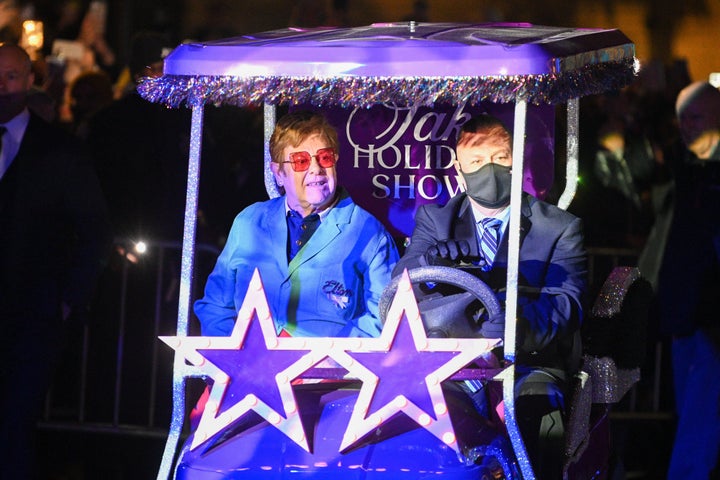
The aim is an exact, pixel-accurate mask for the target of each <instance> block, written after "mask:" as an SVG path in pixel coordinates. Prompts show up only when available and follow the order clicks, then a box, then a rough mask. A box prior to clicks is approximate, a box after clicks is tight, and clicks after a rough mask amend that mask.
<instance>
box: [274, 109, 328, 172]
mask: <svg viewBox="0 0 720 480" xmlns="http://www.w3.org/2000/svg"><path fill="white" fill-rule="evenodd" d="M314 134H319V135H320V136H321V137H322V138H323V140H325V141H326V142H327V144H328V146H329V147H332V148H333V149H334V150H335V152H336V153H337V151H338V147H339V145H340V142H339V141H338V134H337V130H335V127H333V126H332V125H330V123H329V122H328V121H327V119H326V118H325V117H324V116H323V115H321V114H320V113H317V112H311V111H298V112H293V113H289V114H287V115H284V116H283V117H282V118H280V120H278V122H277V124H276V125H275V130H273V133H272V135H271V136H270V157H271V158H272V161H273V162H275V163H280V162H282V161H284V160H286V159H284V158H283V152H284V151H285V148H287V147H288V146H292V147H296V146H298V145H300V144H301V143H302V142H303V141H304V140H305V139H307V138H308V137H310V136H311V135H314Z"/></svg>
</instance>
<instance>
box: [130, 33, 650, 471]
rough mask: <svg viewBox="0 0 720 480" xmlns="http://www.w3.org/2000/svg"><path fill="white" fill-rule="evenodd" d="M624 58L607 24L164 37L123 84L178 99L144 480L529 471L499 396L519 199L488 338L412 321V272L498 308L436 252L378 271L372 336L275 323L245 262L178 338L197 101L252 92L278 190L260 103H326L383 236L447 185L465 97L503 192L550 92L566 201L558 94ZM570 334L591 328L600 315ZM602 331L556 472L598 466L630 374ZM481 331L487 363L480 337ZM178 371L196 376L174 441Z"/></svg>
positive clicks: (181, 383) (619, 301)
mask: <svg viewBox="0 0 720 480" xmlns="http://www.w3.org/2000/svg"><path fill="white" fill-rule="evenodd" d="M635 70H636V60H635V58H634V46H633V44H632V43H631V42H630V41H629V40H628V39H627V38H626V37H625V36H624V35H623V34H622V33H621V32H619V31H617V30H612V29H611V30H602V29H573V28H557V27H543V26H535V25H529V24H506V23H503V24H472V25H471V24H449V23H445V24H430V23H428V24H425V23H419V24H416V23H414V22H410V23H391V24H374V25H370V26H367V27H358V28H319V29H310V30H303V29H285V30H278V31H272V32H265V33H261V34H256V35H246V36H242V37H237V38H232V39H227V40H220V41H213V42H208V43H202V44H184V45H180V46H179V47H177V48H176V49H175V50H174V51H173V52H172V53H171V54H170V55H169V56H168V57H167V58H166V59H165V64H164V75H163V76H162V77H160V78H157V79H147V80H146V81H145V82H144V83H142V84H141V85H140V87H139V90H140V93H141V94H142V95H143V96H144V97H145V98H146V99H148V100H151V101H154V102H161V103H164V104H166V105H168V106H170V107H181V106H186V107H189V108H192V125H191V135H192V141H191V151H190V161H189V169H188V191H187V202H186V210H185V236H184V242H183V261H182V272H181V287H180V303H179V313H178V327H177V334H176V335H175V336H171V337H162V340H163V341H164V342H165V343H167V344H168V345H169V346H171V347H172V348H173V349H175V351H176V355H175V364H174V384H173V393H174V404H173V417H172V423H171V427H170V433H169V436H168V440H167V444H166V448H165V452H164V456H163V460H162V464H161V467H160V471H159V473H158V479H161V478H162V479H165V478H169V477H171V476H172V477H174V478H178V479H180V478H182V479H221V478H272V479H285V478H296V477H301V478H313V479H320V478H356V479H379V478H391V479H395V478H408V479H419V478H430V477H433V478H434V477H436V476H437V475H443V476H444V478H451V479H481V478H508V479H515V478H524V479H531V478H535V476H534V473H533V471H532V467H531V465H530V462H529V460H528V455H527V452H526V451H525V447H524V444H523V441H522V438H521V436H520V434H519V432H518V428H517V424H516V421H515V412H514V394H513V389H514V360H515V338H516V332H515V328H516V321H515V318H516V312H517V287H518V285H517V283H518V282H517V278H518V262H519V258H518V252H519V220H520V217H519V215H520V214H519V209H512V210H511V215H510V223H509V229H508V234H509V262H508V281H507V288H506V303H505V316H506V323H505V325H506V327H505V335H504V339H502V340H501V339H487V338H478V337H476V336H472V335H462V336H458V337H454V338H433V337H430V336H428V334H427V332H428V326H427V325H424V324H423V318H422V315H421V312H420V311H419V309H418V304H417V301H416V298H415V296H414V293H413V287H412V286H413V284H417V283H420V282H447V283H449V284H452V285H456V286H462V287H463V288H464V289H465V290H467V291H468V292H469V293H470V294H471V295H472V296H473V297H474V298H475V299H477V300H478V301H479V302H481V303H482V305H483V306H484V308H485V309H487V310H488V311H489V312H500V311H501V308H500V304H499V302H498V300H497V298H496V297H495V294H494V292H493V291H492V290H490V289H489V287H487V286H486V285H485V284H484V283H482V282H480V281H479V280H477V279H475V278H474V277H473V276H471V275H469V274H467V273H465V272H462V271H460V270H451V269H443V268H439V267H435V268H428V269H419V270H413V271H409V272H406V273H405V274H404V275H403V276H402V278H400V279H399V280H398V281H396V282H393V284H392V285H389V286H388V288H387V289H386V295H384V296H383V302H382V312H383V314H382V316H383V324H384V327H383V331H382V334H381V336H380V337H379V338H375V339H358V338H300V337H278V336H277V335H276V332H275V329H274V326H273V319H272V318H270V315H269V313H268V307H267V302H266V300H265V296H264V291H265V290H267V289H271V288H274V286H273V285H264V284H263V283H262V275H261V274H262V272H256V275H255V277H254V279H253V282H252V285H251V287H250V289H249V291H248V292H249V293H248V295H247V296H246V299H245V302H244V304H243V306H242V307H241V309H240V311H239V312H238V319H237V322H236V325H235V329H234V330H233V333H232V334H231V336H229V337H198V336H188V322H189V320H190V309H191V302H192V299H191V298H190V292H191V282H192V279H193V252H194V245H195V226H196V211H197V197H198V183H197V179H198V176H199V169H200V151H201V145H200V143H201V138H202V134H201V133H202V127H203V108H204V106H205V105H219V104H224V105H236V106H251V105H253V106H258V105H262V106H263V108H264V112H265V136H266V138H265V140H266V150H265V186H266V190H267V192H268V194H269V195H270V196H271V197H274V196H278V195H279V194H280V193H279V192H278V189H277V186H276V185H275V183H274V179H273V177H272V173H271V171H270V167H269V163H270V156H269V151H268V148H267V143H268V139H269V136H270V134H271V132H272V129H273V125H274V123H275V118H276V109H277V108H278V106H283V107H286V106H287V107H288V108H291V109H292V108H299V107H302V108H315V109H320V110H322V111H323V112H326V113H327V115H328V117H329V118H330V120H331V121H332V122H333V123H335V124H336V125H337V126H338V127H339V128H338V130H340V131H341V132H344V133H345V135H346V136H345V137H341V143H342V144H344V145H343V148H346V149H348V150H346V151H341V152H340V158H341V159H344V158H346V159H352V161H347V162H343V161H342V160H341V161H340V162H339V163H338V171H339V177H340V178H341V179H342V181H343V184H344V186H346V188H347V189H348V190H349V192H350V194H351V195H352V197H353V198H354V199H355V200H356V201H357V203H359V204H360V205H361V206H363V207H365V208H366V209H367V210H369V211H371V212H372V213H374V214H375V215H376V216H378V218H380V219H381V220H382V221H384V222H385V223H386V225H387V226H388V229H389V230H391V232H392V233H393V234H394V235H395V236H396V238H398V241H399V243H400V244H401V242H402V239H403V238H405V237H407V236H408V235H409V234H410V232H411V229H412V218H413V213H414V210H415V209H416V208H417V206H418V205H420V204H422V203H425V202H442V201H444V200H446V199H447V198H448V196H450V195H452V194H454V193H455V192H457V179H456V178H454V177H453V176H452V175H448V173H447V172H448V171H450V170H448V168H449V166H450V160H452V158H453V157H452V155H453V153H452V150H451V149H450V148H449V147H448V145H447V142H448V140H449V139H450V137H451V133H452V132H453V131H454V130H455V129H456V128H457V127H458V125H461V124H462V122H464V121H466V120H467V119H468V118H469V117H470V115H471V113H472V112H475V111H490V112H491V113H493V114H496V115H497V116H499V117H501V118H503V117H504V119H505V120H506V123H507V124H508V125H512V130H513V138H514V140H513V159H514V164H513V169H514V170H516V171H522V172H523V175H514V176H513V183H512V192H511V204H517V203H518V202H519V200H520V196H521V192H522V190H526V191H529V192H530V193H533V194H536V195H538V196H541V197H542V196H545V195H548V191H549V189H550V187H551V186H552V184H553V182H554V178H553V173H552V172H553V166H554V150H553V148H552V144H553V142H554V116H555V109H556V106H557V105H562V104H566V106H567V107H566V112H565V115H566V116H567V127H566V132H564V135H565V136H566V138H567V142H566V145H565V150H566V155H567V162H566V163H565V165H564V167H563V168H564V170H565V182H564V183H565V188H564V191H563V192H562V194H561V195H559V196H558V199H557V201H558V205H559V206H560V207H561V208H566V207H567V206H568V205H569V203H570V201H571V200H572V198H573V195H574V192H575V182H576V178H577V171H578V158H577V157H578V99H579V98H580V97H582V96H585V95H591V94H599V93H603V92H605V91H609V90H614V89H618V88H621V87H622V86H625V85H627V84H628V83H630V82H631V81H632V79H633V77H634V74H635ZM363 135H365V137H362V136H363ZM549 144H550V145H549ZM448 155H449V156H448ZM525 163H526V164H527V165H526V168H524V164H525ZM344 168H345V169H348V170H347V172H346V173H344V172H343V169H344ZM369 186H370V187H369ZM639 281H641V279H640V277H639V275H638V272H637V270H636V269H616V270H615V271H613V273H612V274H611V276H610V278H609V279H608V282H607V283H606V285H605V286H604V287H603V293H601V296H600V297H599V298H598V301H597V302H596V304H595V307H594V308H593V310H592V314H591V315H588V316H589V317H590V318H589V320H588V321H589V322H590V323H591V324H594V323H595V322H599V323H605V324H609V323H612V324H613V325H615V324H616V323H618V322H620V321H622V319H623V318H624V316H625V313H624V312H625V308H626V305H627V304H628V302H630V300H628V295H629V294H630V293H631V292H634V291H636V290H637V288H636V285H637V284H638V282H639ZM633 297H634V295H633ZM631 303H632V302H631ZM588 331H590V332H592V335H589V337H592V338H593V339H596V338H598V337H603V335H602V332H604V331H606V328H596V329H593V328H590V329H589V330H588ZM611 343H612V342H609V341H607V339H605V341H602V342H596V341H594V342H592V343H589V344H588V345H589V346H588V349H587V351H588V352H590V353H592V355H588V356H587V357H586V358H585V362H584V365H583V370H582V371H581V372H580V376H579V378H578V379H577V382H576V391H575V392H574V394H573V398H572V402H571V405H570V408H569V412H568V418H569V422H568V423H569V427H568V431H567V435H566V436H567V441H566V447H565V455H566V459H565V476H566V478H604V477H605V476H606V475H607V472H608V458H609V446H608V445H607V441H608V438H607V428H608V424H607V412H608V410H609V406H610V405H612V404H613V403H615V402H617V401H619V399H620V398H621V397H622V396H623V395H624V394H625V392H626V391H627V390H628V389H629V388H630V386H631V385H632V384H633V383H634V382H636V381H637V379H638V376H639V374H638V372H639V370H638V369H637V368H634V366H632V365H631V366H630V367H633V368H619V367H618V365H616V364H615V360H614V358H613V356H611V355H610V354H609V353H608V354H607V355H606V353H607V352H610V351H611V350H612V348H610V344H611ZM501 344H502V346H503V352H504V353H503V355H504V362H502V364H498V363H497V362H494V361H493V358H494V357H493V355H492V353H491V352H492V350H493V349H495V348H496V347H498V346H500V345H501ZM388 365H391V368H390V367H388ZM624 366H625V365H624ZM191 377H196V378H203V379H206V380H208V381H209V382H210V383H212V387H211V390H210V397H209V401H208V403H207V405H206V407H205V410H204V411H203V414H202V417H201V420H200V423H199V425H198V426H197V429H195V430H194V431H193V432H192V433H190V434H189V436H188V438H187V439H186V440H185V442H184V445H183V447H182V448H181V449H180V450H179V452H178V443H179V441H180V439H181V436H183V425H184V424H185V422H186V413H187V412H186V403H185V391H186V379H187V378H191ZM466 380H481V381H486V382H491V383H493V384H495V385H499V386H500V389H499V394H498V401H497V402H496V404H495V406H494V407H495V410H494V412H492V411H491V412H489V415H488V416H482V415H479V414H478V413H477V411H476V410H475V409H474V408H473V405H472V404H471V403H469V402H468V401H467V398H466V396H464V395H463V394H462V392H460V391H458V390H457V389H455V388H453V385H455V384H457V383H459V382H463V381H466Z"/></svg>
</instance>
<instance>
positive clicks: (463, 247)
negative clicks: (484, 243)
mask: <svg viewBox="0 0 720 480" xmlns="http://www.w3.org/2000/svg"><path fill="white" fill-rule="evenodd" d="M469 254H470V244H469V243H468V242H467V241H466V240H441V241H439V242H437V243H436V244H435V245H433V246H432V247H430V248H428V249H427V251H426V252H425V261H426V262H427V265H448V264H452V263H456V262H459V261H460V260H463V259H465V258H466V257H467V256H468V255H469Z"/></svg>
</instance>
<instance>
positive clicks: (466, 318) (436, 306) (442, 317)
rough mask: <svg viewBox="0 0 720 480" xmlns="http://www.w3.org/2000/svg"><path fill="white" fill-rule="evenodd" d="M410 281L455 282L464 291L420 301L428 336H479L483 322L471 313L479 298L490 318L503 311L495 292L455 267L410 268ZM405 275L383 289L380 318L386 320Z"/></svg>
mask: <svg viewBox="0 0 720 480" xmlns="http://www.w3.org/2000/svg"><path fill="white" fill-rule="evenodd" d="M408 275H409V276H410V283H411V284H413V285H415V284H418V283H425V282H432V283H439V284H445V285H452V286H454V287H457V288H459V289H460V290H462V291H461V293H454V294H450V295H445V296H435V297H428V298H426V299H420V300H419V301H418V307H419V308H420V315H421V316H422V319H423V323H424V324H425V331H426V332H427V335H428V337H436V338H437V337H440V338H476V337H479V336H480V334H479V332H478V330H479V327H480V326H479V325H477V324H476V323H475V321H474V320H473V318H472V316H471V315H470V314H469V313H468V307H469V306H470V304H472V303H473V302H475V301H477V300H479V301H480V303H481V304H482V305H483V307H485V310H486V312H487V314H488V318H490V317H493V316H495V315H500V314H502V307H501V305H500V302H499V301H498V299H497V297H496V296H495V292H494V291H493V290H492V289H491V288H490V287H489V286H488V285H487V284H486V283H485V282H483V281H482V280H480V279H479V278H477V277H476V276H474V275H472V274H470V273H468V272H466V271H464V270H462V269H459V268H453V267H444V266H427V267H418V268H413V269H412V270H408ZM400 278H401V276H400V275H398V276H397V277H395V278H394V279H393V280H392V281H391V282H390V283H389V284H388V285H387V287H385V290H383V293H382V295H381V296H380V301H379V305H378V307H379V311H380V320H381V321H382V323H383V324H384V323H385V318H386V317H387V313H388V310H390V305H391V304H392V300H393V298H394V297H395V292H396V291H397V287H398V283H400Z"/></svg>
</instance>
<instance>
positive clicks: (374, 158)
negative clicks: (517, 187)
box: [322, 103, 555, 238]
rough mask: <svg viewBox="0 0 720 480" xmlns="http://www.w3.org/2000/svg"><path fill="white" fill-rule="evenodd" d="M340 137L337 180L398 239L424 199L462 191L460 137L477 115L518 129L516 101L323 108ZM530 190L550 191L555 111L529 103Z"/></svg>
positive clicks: (442, 199) (527, 175)
mask: <svg viewBox="0 0 720 480" xmlns="http://www.w3.org/2000/svg"><path fill="white" fill-rule="evenodd" d="M322 112H323V113H324V114H325V115H326V117H327V118H328V120H329V121H330V123H332V124H333V125H334V126H335V127H336V128H337V130H338V135H339V137H340V158H339V160H338V165H337V169H338V182H339V184H340V185H342V186H344V187H345V188H346V189H347V190H348V191H349V192H350V195H351V196H352V198H353V200H355V202H356V203H358V204H359V205H361V206H362V207H363V208H365V209H366V210H368V211H370V212H371V213H372V214H373V215H375V216H376V217H378V218H379V219H380V220H381V221H382V222H383V223H384V224H385V225H386V226H387V228H388V229H389V230H390V233H391V234H392V235H393V236H394V237H396V238H404V237H409V236H410V235H411V234H412V230H413V227H414V220H413V218H414V214H415V210H416V209H417V207H418V206H419V205H423V204H426V203H439V204H445V203H446V202H447V201H448V200H449V199H450V198H451V197H452V196H454V195H455V194H457V193H458V191H460V187H459V184H458V179H457V173H456V171H455V168H454V167H453V160H454V159H455V150H454V147H455V138H456V135H457V132H458V131H459V129H460V127H461V126H462V125H463V124H464V123H465V122H467V121H468V120H469V119H470V118H472V117H473V116H474V115H477V114H479V113H482V112H487V113H490V114H492V115H494V116H496V117H498V118H499V119H500V120H502V121H503V123H505V125H506V126H508V128H509V129H510V130H511V131H512V126H513V113H514V105H513V104H501V105H498V104H494V103H488V104H483V105H478V106H472V107H471V106H466V105H451V106H437V105H436V106H435V107H399V106H394V105H389V104H384V105H376V106H373V107H371V108H356V109H346V108H341V107H331V108H323V109H322ZM525 142H526V143H525V169H524V170H525V175H524V181H523V189H524V190H525V191H526V192H528V193H530V194H533V195H535V196H537V197H539V198H544V197H545V195H546V193H547V192H548V190H549V189H550V188H551V186H552V183H553V166H554V163H555V161H554V150H553V143H554V110H553V107H552V106H548V105H542V106H534V105H528V122H527V126H526V139H525Z"/></svg>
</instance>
